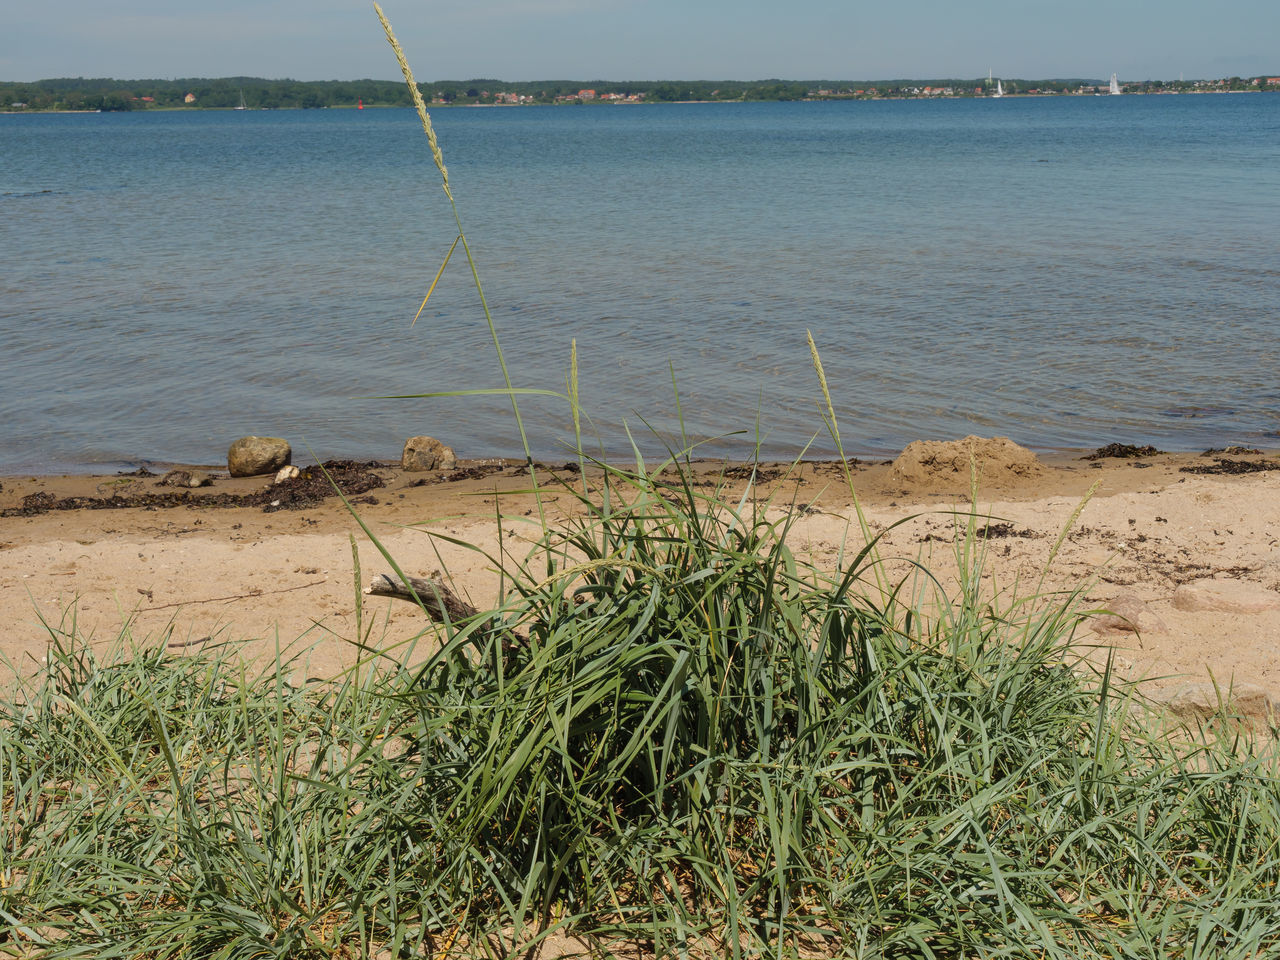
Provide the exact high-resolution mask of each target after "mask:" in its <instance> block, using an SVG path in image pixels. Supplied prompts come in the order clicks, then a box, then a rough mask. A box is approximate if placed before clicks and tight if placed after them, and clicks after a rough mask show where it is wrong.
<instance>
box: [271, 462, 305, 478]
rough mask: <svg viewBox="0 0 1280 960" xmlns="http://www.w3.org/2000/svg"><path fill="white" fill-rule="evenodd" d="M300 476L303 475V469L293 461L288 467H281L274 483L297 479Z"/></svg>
mask: <svg viewBox="0 0 1280 960" xmlns="http://www.w3.org/2000/svg"><path fill="white" fill-rule="evenodd" d="M300 476H302V471H301V470H299V469H298V468H297V467H296V466H294V465H293V464H292V463H291V464H289V465H288V466H287V467H281V468H280V469H279V470H278V471H277V472H276V478H275V480H273V481H272V483H284V482H285V481H286V480H295V479H297V478H298V477H300Z"/></svg>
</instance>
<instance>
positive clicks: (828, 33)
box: [0, 0, 1280, 81]
mask: <svg viewBox="0 0 1280 960" xmlns="http://www.w3.org/2000/svg"><path fill="white" fill-rule="evenodd" d="M5 6H6V7H7V8H8V9H6V10H5V11H4V13H3V14H2V15H0V80H39V79H45V78H49V77H68V76H70V77H76V76H83V77H116V78H120V79H150V78H170V77H171V78H178V77H226V76H255V77H271V78H283V77H289V78H293V79H296V80H351V79H357V78H363V77H372V78H375V79H388V80H390V79H396V78H398V76H399V74H398V72H397V69H396V64H395V60H394V58H393V57H392V55H391V52H390V49H389V48H388V47H387V45H386V42H385V41H384V40H383V37H382V31H381V29H380V27H379V26H378V21H377V18H376V17H375V16H374V13H373V7H372V4H371V3H368V2H363V0H163V2H159V0H125V2H121V3H104V2H103V0H40V2H32V3H22V4H18V3H13V4H6V5H5ZM382 6H383V9H384V10H385V11H386V14H387V16H388V17H389V18H390V19H391V22H392V24H393V25H394V26H395V28H396V32H397V34H398V35H399V37H400V41H401V43H402V44H403V45H404V47H405V50H406V52H407V54H408V56H409V61H410V63H412V64H413V67H414V72H415V73H416V74H417V76H418V79H420V80H424V81H430V80H441V79H470V78H473V77H494V78H498V79H503V80H539V79H541V80H549V79H575V80H595V79H600V80H628V79H634V80H655V79H691V80H693V79H716V80H721V79H724V80H754V79H763V78H767V77H781V78H789V79H808V80H816V79H835V80H840V79H848V80H879V79H894V78H901V77H916V78H921V79H928V78H936V77H958V78H971V77H979V76H986V74H987V71H988V69H990V70H993V71H994V72H995V75H996V76H1003V77H1024V78H1029V79H1042V78H1049V77H1108V76H1110V75H1111V73H1112V72H1116V73H1119V75H1120V77H1121V79H1125V80H1143V79H1176V78H1177V77H1178V76H1179V75H1180V74H1182V75H1185V76H1186V77H1187V79H1192V78H1201V77H1220V76H1231V75H1241V76H1251V75H1256V74H1260V73H1271V74H1280V46H1278V45H1277V40H1278V39H1280V0H1233V2H1231V3H1229V4H1225V5H1219V4H1214V3H1209V2H1206V0H1159V2H1157V0H1109V2H1103V0H908V2H901V0H897V2H895V0H877V2H867V0H801V2H799V3H797V2H794V0H451V2H444V0H432V2H425V0H385V2H384V3H383V5H382Z"/></svg>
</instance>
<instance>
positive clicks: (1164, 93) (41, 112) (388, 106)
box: [0, 88, 1280, 117]
mask: <svg viewBox="0 0 1280 960" xmlns="http://www.w3.org/2000/svg"><path fill="white" fill-rule="evenodd" d="M1266 93H1280V90H1276V89H1270V90H1269V89H1264V88H1259V89H1254V90H1135V91H1131V92H1130V91H1126V92H1125V93H1124V94H1122V96H1126V97H1174V96H1218V95H1226V94H1266ZM1107 96H1108V94H1105V93H1054V92H1036V93H1006V94H1004V95H1003V96H1002V97H993V96H988V95H978V96H975V95H971V94H931V95H927V96H926V95H924V94H920V95H892V96H829V97H799V98H796V99H793V100H783V101H778V100H632V101H622V100H619V101H604V100H572V101H561V102H558V103H435V102H433V103H431V104H429V109H431V110H454V109H474V108H491V107H513V108H514V107H616V106H632V107H635V106H677V105H684V106H688V105H690V104H725V103H779V102H782V103H849V102H866V103H874V102H881V101H894V102H901V101H906V100H924V101H937V100H946V101H955V100H968V101H971V100H997V99H1003V100H1060V99H1080V98H1086V97H1102V98H1105V97H1107ZM411 109H413V108H412V107H411V106H407V105H405V104H398V103H366V104H364V105H363V106H357V105H355V104H349V103H341V104H327V105H325V106H322V107H292V106H290V107H249V108H248V109H247V110H241V109H240V108H239V107H221V106H219V107H199V106H176V107H168V106H165V107H152V106H148V107H139V108H136V109H131V110H57V109H42V108H23V109H20V110H14V109H11V108H10V109H0V116H6V117H20V116H50V115H56V114H95V113H128V114H144V113H279V112H285V111H287V112H291V113H292V112H299V111H312V110H317V111H318V110H411Z"/></svg>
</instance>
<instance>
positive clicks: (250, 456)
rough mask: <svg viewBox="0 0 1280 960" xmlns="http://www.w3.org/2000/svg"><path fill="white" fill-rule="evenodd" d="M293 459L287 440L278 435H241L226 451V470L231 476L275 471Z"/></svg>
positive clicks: (246, 475) (247, 475) (253, 475)
mask: <svg viewBox="0 0 1280 960" xmlns="http://www.w3.org/2000/svg"><path fill="white" fill-rule="evenodd" d="M291 459H293V450H292V448H291V447H290V446H289V441H288V440H283V439H281V438H280V437H241V438H240V439H239V440H237V441H236V442H235V443H233V444H231V449H230V450H228V451H227V471H228V472H229V473H230V474H231V475H232V476H233V477H256V476H259V475H261V474H264V473H275V472H276V471H277V470H279V469H280V468H281V467H283V466H286V465H287V464H288V463H289V461H290V460H291Z"/></svg>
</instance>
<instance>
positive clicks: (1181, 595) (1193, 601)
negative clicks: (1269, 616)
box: [1173, 580, 1280, 613]
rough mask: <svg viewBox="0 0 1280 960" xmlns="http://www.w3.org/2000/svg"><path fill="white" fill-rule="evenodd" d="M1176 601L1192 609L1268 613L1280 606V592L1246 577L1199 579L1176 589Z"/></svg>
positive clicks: (1177, 606)
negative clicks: (1241, 578) (1243, 578)
mask: <svg viewBox="0 0 1280 960" xmlns="http://www.w3.org/2000/svg"><path fill="white" fill-rule="evenodd" d="M1173 605H1174V607H1175V608H1177V609H1178V610H1185V611H1187V612H1188V613H1197V612H1206V613H1266V612H1267V611H1269V610H1280V593H1277V592H1276V591H1274V590H1268V589H1267V588H1266V587H1261V586H1259V585H1258V584H1256V583H1245V582H1244V581H1243V580H1197V581H1195V582H1194V583H1184V584H1183V585H1182V586H1180V587H1178V589H1177V590H1175V591H1174V592H1173Z"/></svg>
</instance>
